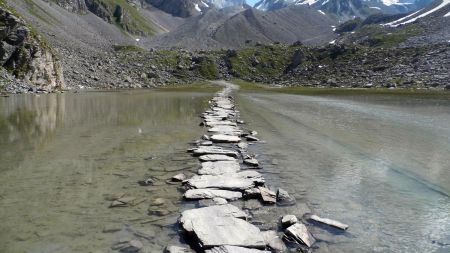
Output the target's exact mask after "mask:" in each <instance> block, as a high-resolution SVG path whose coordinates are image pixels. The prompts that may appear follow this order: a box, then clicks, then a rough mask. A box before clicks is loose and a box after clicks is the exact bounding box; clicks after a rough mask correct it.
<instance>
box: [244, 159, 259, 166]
mask: <svg viewBox="0 0 450 253" xmlns="http://www.w3.org/2000/svg"><path fill="white" fill-rule="evenodd" d="M244 163H245V164H247V165H250V166H254V167H258V166H259V162H258V160H256V159H255V158H247V159H244Z"/></svg>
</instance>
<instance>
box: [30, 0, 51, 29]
mask: <svg viewBox="0 0 450 253" xmlns="http://www.w3.org/2000/svg"><path fill="white" fill-rule="evenodd" d="M24 2H25V3H26V4H27V8H28V11H30V13H31V14H32V15H33V16H35V17H37V18H39V19H40V20H42V21H43V22H45V23H47V24H49V25H56V24H58V23H59V22H58V20H57V19H56V18H55V17H53V16H52V15H50V14H49V13H47V12H46V11H45V10H44V9H43V8H41V7H40V6H39V5H37V4H36V3H34V2H33V0H24Z"/></svg>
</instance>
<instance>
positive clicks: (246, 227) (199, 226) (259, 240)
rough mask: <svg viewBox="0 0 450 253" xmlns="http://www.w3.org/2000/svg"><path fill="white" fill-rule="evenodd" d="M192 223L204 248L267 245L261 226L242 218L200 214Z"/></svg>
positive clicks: (261, 247) (262, 246) (258, 246)
mask: <svg viewBox="0 0 450 253" xmlns="http://www.w3.org/2000/svg"><path fill="white" fill-rule="evenodd" d="M222 206H223V205H222ZM190 223H191V225H192V230H193V232H194V233H195V235H196V236H197V238H198V240H199V244H200V245H201V247H202V248H206V249H207V248H212V247H217V246H223V245H231V246H241V247H246V248H260V249H264V248H265V246H266V242H265V241H264V237H263V236H262V234H261V231H260V230H259V228H258V227H256V226H255V225H252V224H250V223H248V222H247V221H245V220H242V219H237V218H233V217H216V216H198V217H196V218H194V219H192V220H190Z"/></svg>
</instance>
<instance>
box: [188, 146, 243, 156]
mask: <svg viewBox="0 0 450 253" xmlns="http://www.w3.org/2000/svg"><path fill="white" fill-rule="evenodd" d="M193 153H194V155H228V156H233V157H237V156H238V153H237V152H236V151H234V150H229V149H225V148H222V147H217V146H200V147H199V148H197V149H194V150H193Z"/></svg>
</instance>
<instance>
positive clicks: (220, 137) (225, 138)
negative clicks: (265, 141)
mask: <svg viewBox="0 0 450 253" xmlns="http://www.w3.org/2000/svg"><path fill="white" fill-rule="evenodd" d="M211 140H212V141H213V142H230V143H231V142H240V141H241V138H239V136H235V135H225V134H215V135H213V136H211Z"/></svg>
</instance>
